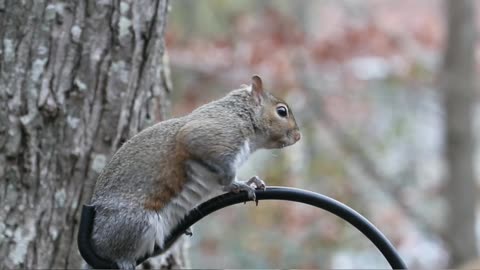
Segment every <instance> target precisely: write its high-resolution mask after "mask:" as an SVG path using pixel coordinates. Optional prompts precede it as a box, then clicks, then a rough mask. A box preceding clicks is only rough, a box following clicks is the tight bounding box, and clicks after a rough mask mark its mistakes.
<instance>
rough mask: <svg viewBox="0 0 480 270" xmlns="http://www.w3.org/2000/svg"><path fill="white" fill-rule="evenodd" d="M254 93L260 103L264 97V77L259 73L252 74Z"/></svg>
mask: <svg viewBox="0 0 480 270" xmlns="http://www.w3.org/2000/svg"><path fill="white" fill-rule="evenodd" d="M252 94H253V97H254V98H255V100H256V101H257V102H258V103H261V101H262V98H263V84H262V79H261V78H260V77H259V76H258V75H253V76H252Z"/></svg>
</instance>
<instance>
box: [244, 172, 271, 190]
mask: <svg viewBox="0 0 480 270" xmlns="http://www.w3.org/2000/svg"><path fill="white" fill-rule="evenodd" d="M252 184H255V186H256V187H257V189H261V190H265V189H266V188H267V186H266V185H265V182H264V181H263V180H262V179H260V177H258V176H256V175H255V176H253V177H252V178H250V179H249V180H248V181H247V185H249V186H251V185H252Z"/></svg>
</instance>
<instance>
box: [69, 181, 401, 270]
mask: <svg viewBox="0 0 480 270" xmlns="http://www.w3.org/2000/svg"><path fill="white" fill-rule="evenodd" d="M255 193H256V195H257V200H283V201H293V202H300V203H304V204H309V205H312V206H316V207H318V208H322V209H324V210H327V211H328V212H330V213H332V214H335V215H337V216H338V217H340V218H342V219H344V220H346V221H348V222H349V223H350V224H352V225H353V226H354V227H355V228H357V229H358V230H359V231H360V232H362V233H363V234H364V235H365V236H366V237H367V238H368V239H370V241H371V242H372V243H373V244H374V245H375V246H376V247H377V248H378V249H379V250H380V252H381V253H382V254H383V256H384V257H385V259H386V260H387V261H388V263H389V264H390V266H391V267H392V268H393V269H406V268H407V266H406V265H405V263H404V262H403V260H402V258H401V257H400V256H399V255H398V253H397V251H396V250H395V248H394V247H393V245H392V244H391V243H390V242H389V241H388V239H387V238H386V237H385V236H384V235H383V234H382V233H381V232H380V231H379V230H378V229H377V228H376V227H375V226H374V225H373V224H372V223H370V222H369V221H368V220H367V219H366V218H364V217H363V216H362V215H360V214H359V213H357V212H356V211H355V210H353V209H351V208H350V207H348V206H346V205H344V204H342V203H340V202H338V201H336V200H334V199H332V198H330V197H327V196H324V195H321V194H318V193H314V192H311V191H306V190H302V189H295V188H287V187H267V189H266V190H256V191H255ZM246 201H248V195H247V193H246V192H239V193H226V194H223V195H220V196H218V197H215V198H213V199H211V200H209V201H207V202H204V203H202V204H201V205H199V206H198V207H196V208H194V209H193V210H192V211H190V212H189V213H188V214H187V216H186V217H185V218H184V219H183V221H182V222H180V223H179V224H178V225H177V226H176V227H175V228H174V229H173V231H172V232H171V234H170V235H169V236H168V237H167V238H166V240H165V248H164V249H163V250H161V249H159V248H158V247H155V250H154V252H153V254H152V255H150V256H148V257H146V258H143V259H141V260H138V261H137V264H140V263H142V262H143V261H145V260H146V259H148V258H149V257H152V256H155V255H159V254H161V253H162V252H163V251H164V250H166V249H168V248H169V247H170V246H171V245H172V244H173V243H174V242H175V241H176V240H177V239H178V238H179V237H180V236H182V235H183V234H185V232H186V231H187V229H188V228H190V227H191V226H192V225H193V224H195V223H196V222H197V221H199V220H200V219H202V218H203V217H205V216H207V215H209V214H211V213H213V212H215V211H217V210H219V209H222V208H225V207H227V206H230V205H234V204H238V203H243V202H246ZM94 216H95V209H94V206H87V205H84V206H83V210H82V218H81V221H80V228H79V231H78V248H79V250H80V254H81V255H82V257H83V258H84V259H85V261H86V262H87V263H88V264H89V265H90V266H92V267H93V268H97V269H98V268H100V269H111V268H118V266H117V265H116V264H115V263H114V262H111V261H108V260H106V259H103V258H100V257H99V256H98V255H97V254H95V252H94V250H93V247H92V245H91V242H90V239H91V233H92V227H93V218H94Z"/></svg>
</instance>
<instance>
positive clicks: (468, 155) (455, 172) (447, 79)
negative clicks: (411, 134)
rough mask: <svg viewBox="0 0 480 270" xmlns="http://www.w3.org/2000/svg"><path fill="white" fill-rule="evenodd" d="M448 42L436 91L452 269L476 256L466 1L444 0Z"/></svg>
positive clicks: (472, 37)
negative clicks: (440, 102) (441, 112)
mask: <svg viewBox="0 0 480 270" xmlns="http://www.w3.org/2000/svg"><path fill="white" fill-rule="evenodd" d="M446 8H447V14H448V15H447V16H448V38H447V48H446V52H445V58H444V63H443V70H442V72H441V87H442V90H443V93H444V106H445V112H446V114H445V117H446V119H445V121H446V122H445V127H446V128H445V132H446V134H445V136H446V161H447V163H448V172H449V174H448V179H447V196H446V198H447V203H448V210H449V212H448V214H447V220H446V225H447V227H446V233H445V235H446V238H447V239H446V242H447V245H448V248H449V249H450V252H451V261H450V263H451V265H452V266H457V265H459V264H461V263H464V262H466V261H467V260H470V259H473V258H474V257H476V255H477V245H476V237H475V235H476V234H475V203H476V185H475V176H474V166H473V164H474V150H475V143H474V141H475V140H474V136H473V106H474V102H475V53H474V46H475V41H476V34H477V33H476V28H475V18H474V11H475V6H474V3H473V1H471V0H448V1H447V2H446Z"/></svg>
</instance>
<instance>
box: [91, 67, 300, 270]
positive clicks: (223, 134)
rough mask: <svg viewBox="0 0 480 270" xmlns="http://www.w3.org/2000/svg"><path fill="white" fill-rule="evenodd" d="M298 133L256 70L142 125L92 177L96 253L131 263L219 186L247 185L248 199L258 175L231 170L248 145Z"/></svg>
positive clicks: (288, 139)
mask: <svg viewBox="0 0 480 270" xmlns="http://www.w3.org/2000/svg"><path fill="white" fill-rule="evenodd" d="M300 137H301V135H300V131H299V128H298V126H297V123H296V121H295V118H294V117H293V114H292V112H291V110H290V108H289V106H288V105H287V103H285V102H284V101H283V100H281V99H279V98H277V97H275V96H273V95H272V94H271V93H269V92H267V91H264V89H263V85H262V80H261V79H260V77H259V76H256V75H254V76H253V77H252V83H251V85H250V86H244V87H243V88H241V89H237V90H233V91H231V92H230V93H229V94H228V95H226V96H225V97H223V98H221V99H219V100H215V101H213V102H210V103H208V104H205V105H203V106H201V107H199V108H197V109H196V110H194V111H193V112H192V113H190V114H188V115H186V116H183V117H179V118H173V119H170V120H167V121H163V122H160V123H157V124H155V125H153V126H151V127H149V128H146V129H144V130H143V131H141V132H140V133H138V134H137V135H135V136H133V137H132V138H131V139H129V140H128V141H127V142H125V143H124V144H123V145H122V147H120V149H119V150H118V151H117V152H116V153H115V154H114V155H113V157H112V159H111V161H110V162H109V163H108V164H107V166H106V167H105V168H104V169H103V171H102V173H101V174H100V176H99V177H98V179H97V182H96V185H95V189H94V192H93V196H92V199H91V204H92V205H93V206H94V207H95V211H96V215H95V218H94V222H93V232H92V244H93V247H94V249H95V252H96V253H97V254H98V255H99V256H101V257H103V258H105V259H109V260H111V261H113V262H116V263H117V265H118V266H119V267H120V268H121V269H134V268H135V266H136V260H137V259H139V258H142V257H145V256H146V255H148V254H151V253H152V252H153V250H154V247H155V245H157V246H159V247H162V246H163V244H164V240H165V237H166V236H168V234H169V233H170V232H171V230H172V229H173V228H174V227H175V226H176V225H177V224H178V223H179V222H180V221H181V220H182V218H183V217H184V216H185V215H186V214H187V213H188V212H189V211H190V210H191V209H193V208H194V207H195V206H197V205H198V204H200V203H201V202H204V201H206V200H207V199H209V198H210V197H212V196H214V195H217V193H220V192H222V191H224V192H230V191H232V192H240V191H246V192H247V193H248V197H249V199H251V200H255V188H257V189H265V188H266V186H265V182H263V181H262V180H261V179H260V178H258V177H257V176H253V177H252V178H251V179H249V180H247V181H239V180H238V179H237V177H236V171H237V169H238V168H239V167H240V165H241V164H242V163H243V162H244V161H245V160H246V159H247V158H248V156H249V155H250V154H251V153H253V152H254V151H255V150H257V149H260V148H264V149H273V148H283V147H285V146H289V145H292V144H294V143H295V142H297V141H298V140H300Z"/></svg>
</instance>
